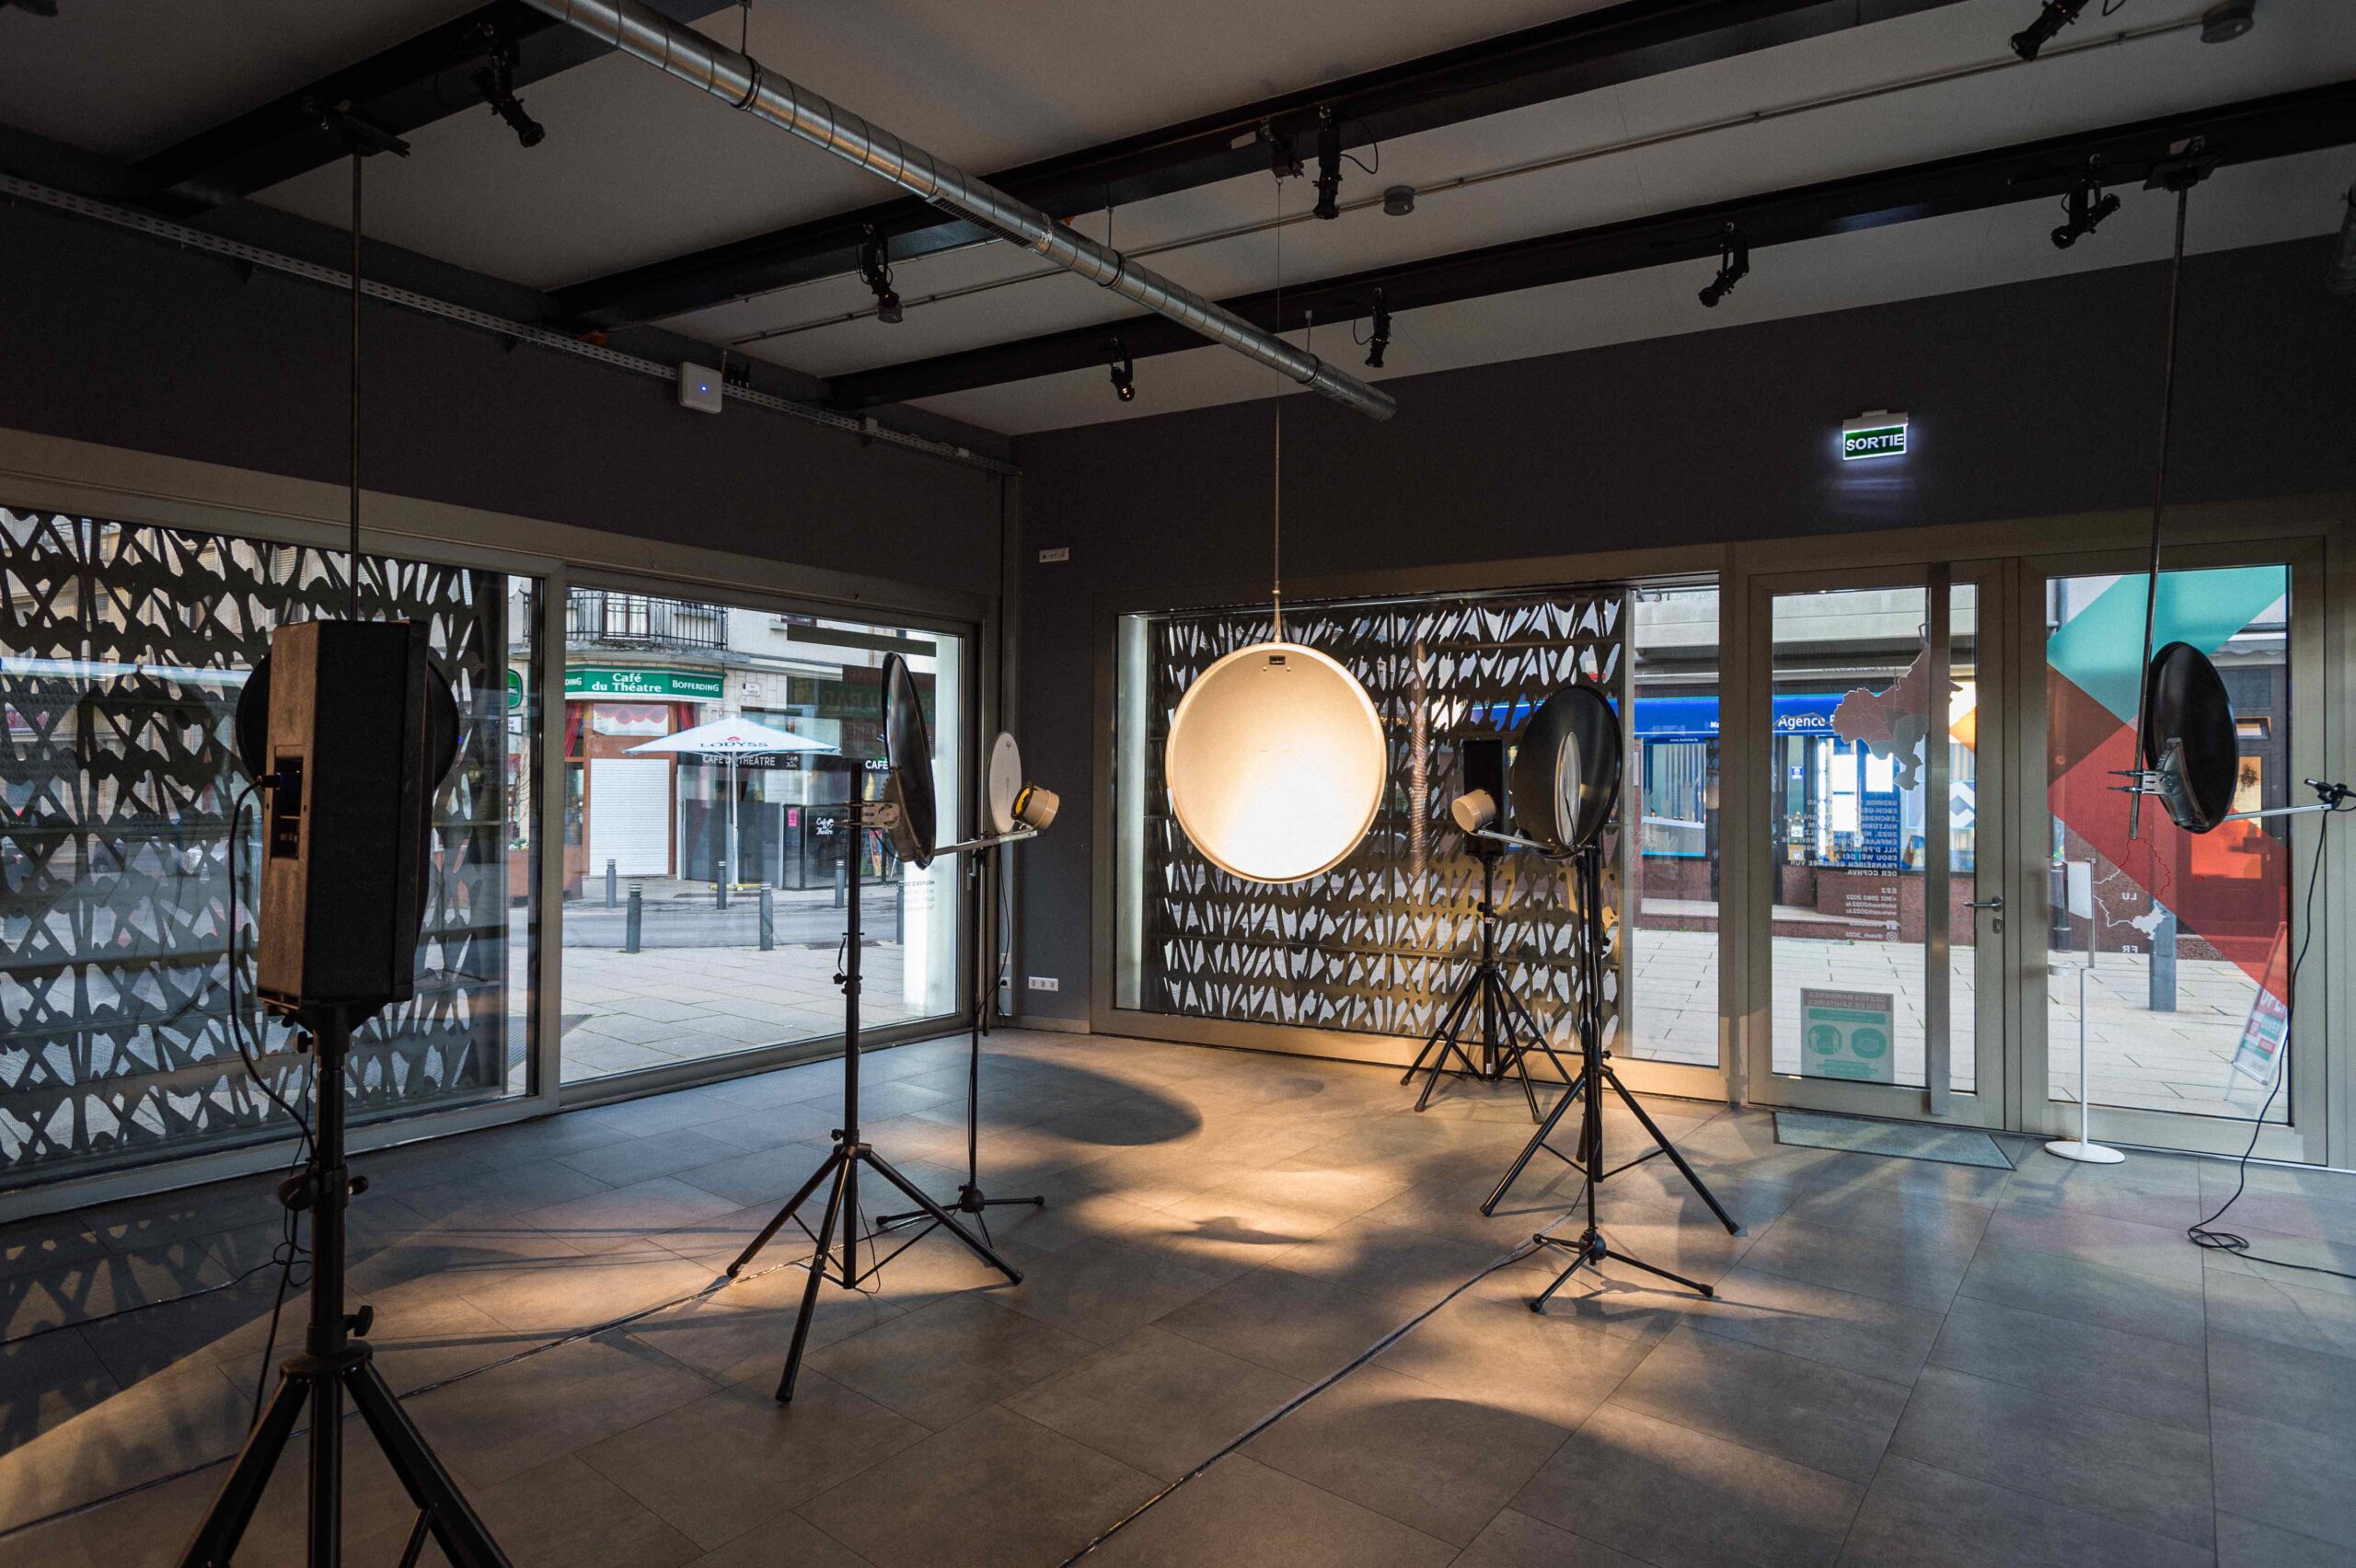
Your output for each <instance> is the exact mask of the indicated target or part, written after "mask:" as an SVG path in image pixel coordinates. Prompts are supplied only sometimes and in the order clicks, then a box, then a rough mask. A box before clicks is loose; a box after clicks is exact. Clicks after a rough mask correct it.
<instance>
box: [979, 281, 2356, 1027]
mask: <svg viewBox="0 0 2356 1568" xmlns="http://www.w3.org/2000/svg"><path fill="white" fill-rule="evenodd" d="M2327 248H2328V242H2327V240H2324V239H2320V238H2318V239H2315V240H2304V241H2298V242H2294V243H2290V244H2284V245H2276V246H2268V247H2262V248H2252V249H2247V250H2240V251H2232V252H2227V253H2223V254H2221V255H2216V256H2210V257H2200V258H2196V259H2193V260H2191V261H2190V262H2189V263H2188V264H2187V266H2186V271H2185V281H2184V306H2183V315H2184V325H2183V338H2182V346H2181V354H2180V359H2179V371H2178V377H2177V443H2176V447H2175V457H2174V460H2173V462H2172V465H2171V468H2172V472H2171V479H2170V485H2169V497H2170V499H2171V500H2172V501H2177V502H2203V501H2226V500H2240V499H2254V498H2258V497H2262V496H2269V495H2289V494H2300V493H2312V492H2316V491H2324V490H2356V300H2350V299H2348V298H2345V297H2337V296H2333V295H2330V294H2327V293H2326V292H2325V291H2324V289H2323V286H2322V278H2323V273H2324V267H2325V257H2326V253H2327ZM1776 264H1777V263H1776V261H1775V259H1774V257H1773V254H1770V255H1769V256H1768V257H1767V259H1765V260H1764V261H1763V262H1762V265H1764V266H1767V267H1773V266H1774V265H1776ZM2166 287H2167V272H2166V268H2165V265H2159V266H2139V267H2133V268H2122V269H2117V270H2112V271H2102V272H2096V273H2091V274H2087V275H2084V276H2080V277H2074V278H2069V279H2063V280H2058V281H2052V282H2036V283H2023V284H2015V285H2008V286H2005V287H2002V288H1992V289H1983V290H1977V291H1974V292H1971V293H1968V294H1946V295H1942V296H1939V297H1936V298H1932V299H1923V300H1913V301H1908V302H1905V303H1902V304H1898V305H1888V306H1876V307H1873V308H1869V309H1862V310H1852V311H1842V312H1839V313H1835V314H1831V315H1822V316H1808V317H1798V318H1796V319H1792V320H1786V321H1776V322H1768V323H1762V324H1760V325H1756V326H1748V327H1738V328H1728V329H1720V330H1715V331H1706V332H1697V333H1694V334H1692V335H1690V336H1686V337H1679V338H1665V339H1657V340H1650V341H1646V342H1640V343H1629V344H1623V345H1620V346H1617V347H1612V348H1604V349H1595V350H1590V351H1588V352H1580V353H1574V354H1562V355H1556V356H1553V357H1549V358H1544V359H1531V360H1522V361H1518V362H1515V363H1509V364H1497V365H1486V366H1482V367H1479V368H1476V369H1472V370H1463V371H1450V372H1445V373H1441V374H1436V375H1425V376H1415V377H1411V378H1407V379H1404V380H1401V381H1393V382H1391V383H1389V384H1388V385H1389V386H1390V387H1391V388H1392V390H1393V391H1395V392H1396V393H1397V394H1398V398H1399V414H1398V417H1397V418H1396V419H1394V420H1392V421H1391V422H1390V423H1388V424H1381V425H1378V424H1374V423H1371V422H1369V421H1366V420H1363V419H1361V418H1359V417H1357V416H1356V415H1354V414H1351V413H1348V412H1346V411H1344V410H1343V409H1338V408H1336V407H1335V406H1334V405H1332V404H1330V403H1327V402H1325V401H1323V400H1322V399H1320V398H1309V397H1295V398H1289V399H1288V400H1287V402H1286V406H1285V424H1286V430H1285V569H1286V574H1287V576H1288V579H1307V578H1311V577H1316V576H1319V575H1322V574H1334V573H1344V572H1357V571H1380V570H1390V569H1403V568H1406V569H1412V568H1415V567H1419V566H1434V565H1441V564H1462V563H1477V562H1481V561H1485V560H1507V559H1518V558H1523V557H1530V556H1544V555H1562V554H1573V553H1577V552H1581V551H1588V550H1610V549H1624V548H1640V547H1647V546H1668V545H1693V544H1713V543H1724V542H1727V541H1735V540H1750V539H1766V538H1775V537H1781V536H1794V535H1807V534H1817V533H1833V532H1842V531H1848V530H1854V529H1863V528H1882V527H1888V528H1899V527H1914V526H1922V525H1937V524H1952V523H1967V522H1971V521H1974V520H1980V519H1992V518H2002V517H2024V516H2043V515H2048V514H2052V513H2071V512H2085V511H2096V510H2103V509H2108V508H2114V507H2135V506H2142V505H2148V504H2149V502H2150V499H2151V471H2152V459H2153V453H2154V444H2155V440H2156V422H2157V419H2158V409H2159V390H2158V388H2159V376H2160V367H2161V361H2162V340H2163V323H2164V321H2165V301H2166ZM1696 309H1697V310H1698V309H1699V306H1696ZM1393 363H1397V361H1396V359H1395V358H1394V362H1393ZM1152 374H1153V367H1152V365H1151V364H1150V363H1148V364H1146V365H1143V366H1140V367H1139V375H1140V376H1142V377H1149V376H1150V375H1152ZM1108 396H1109V394H1108ZM1882 408H1888V409H1903V410H1905V411H1906V412H1907V413H1908V414H1909V415H1911V418H1912V420H1913V441H1912V450H1911V452H1910V453H1909V454H1908V455H1907V456H1906V457H1905V459H1904V460H1903V461H1902V463H1893V464H1868V465H1862V466H1851V467H1844V466H1843V465H1842V463H1841V461H1840V459H1839V456H1838V453H1837V434H1836V432H1838V431H1839V429H1840V425H1841V421H1842V420H1844V419H1846V418H1848V417H1850V416H1852V415H1854V414H1857V413H1861V412H1863V411H1865V410H1866V409H1882ZM1270 424H1271V420H1270V413H1269V408H1268V405H1267V404H1266V403H1265V402H1264V403H1258V404H1244V405H1234V406H1230V407H1226V408H1218V409H1203V410H1200V411H1197V412H1192V413H1183V414H1171V415H1164V416H1160V417H1156V418H1149V419H1140V420H1130V421H1121V422H1117V423H1112V424H1103V425H1091V426H1086V427H1082V428H1080V429H1075V430H1068V431H1058V432H1050V433H1045V434H1041V435H1036V436H1027V437H1023V438H1021V439H1019V440H1018V441H1017V442H1016V444H1015V457H1016V460H1017V461H1018V462H1019V463H1020V464H1021V465H1022V468H1023V475H1024V478H1023V491H1024V498H1023V513H1024V538H1023V550H1022V560H1023V561H1024V562H1025V564H1024V566H1023V568H1022V571H1023V589H1022V600H1023V621H1022V663H1021V688H1020V689H1021V692H1022V743H1023V750H1024V755H1025V757H1026V760H1027V761H1028V762H1029V764H1030V767H1031V770H1032V772H1033V775H1034V777H1035V778H1038V779H1040V781H1042V782H1043V783H1045V784H1047V785H1049V786H1051V787H1053V788H1055V789H1057V790H1061V791H1062V792H1063V796H1064V802H1065V804H1064V813H1063V816H1062V817H1061V819H1060V820H1058V822H1057V824H1056V829H1055V831H1054V832H1053V833H1052V834H1050V835H1048V836H1046V837H1045V838H1043V839H1042V840H1041V841H1040V842H1039V843H1038V844H1036V845H1034V846H1032V847H1028V848H1026V849H1025V850H1023V851H1022V863H1023V875H1024V879H1025V880H1024V920H1023V935H1024V946H1023V950H1022V963H1023V967H1024V970H1025V971H1026V972H1027V973H1029V974H1053V975H1057V976H1059V977H1060V978H1061V980H1062V983H1063V988H1062V990H1061V991H1060V992H1059V993H1057V994H1055V995H1047V994H1044V993H1035V992H1030V991H1027V990H1024V989H1022V986H1021V982H1020V981H1018V982H1017V994H1018V996H1019V997H1021V998H1022V1003H1023V1005H1024V1006H1025V1007H1026V1009H1027V1010H1028V1011H1029V1012H1030V1013H1031V1014H1032V1015H1033V1016H1035V1017H1052V1018H1065V1019H1080V1020H1084V1019H1085V1018H1086V1017H1087V1016H1088V995H1089V933H1090V930H1091V924H1092V922H1093V920H1094V919H1095V918H1097V917H1098V916H1099V915H1100V914H1101V915H1102V916H1103V917H1106V918H1109V917H1110V912H1109V911H1104V912H1099V911H1094V910H1092V909H1091V905H1090V876H1089V867H1090V856H1091V828H1092V823H1091V816H1092V805H1093V801H1092V799H1091V790H1092V783H1091V780H1092V778H1093V749H1094V743H1095V740H1096V738H1097V735H1096V727H1095V722H1094V716H1093V702H1092V680H1093V674H1092V671H1091V623H1092V619H1093V615H1094V610H1095V605H1096V603H1097V600H1098V596H1099V595H1102V594H1127V593H1148V594H1152V593H1159V592H1162V591H1169V592H1172V593H1175V592H1176V591H1177V590H1180V589H1182V588H1184V587H1186V586H1189V585H1203V584H1222V583H1234V582H1248V581H1251V580H1253V578H1255V577H1257V578H1259V579H1261V580H1262V581H1265V563H1266V561H1267V559H1268V554H1267V552H1268V513H1269V438H1270ZM2057 542H2059V541H2057ZM1056 546H1064V547H1068V548H1070V550H1071V559H1070V560H1069V561H1068V562H1066V563H1061V564H1056V565H1045V566H1043V565H1040V564H1038V561H1037V553H1038V551H1039V550H1040V549H1042V548H1050V547H1056Z"/></svg>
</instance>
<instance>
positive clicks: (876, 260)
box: [859, 225, 901, 327]
mask: <svg viewBox="0 0 2356 1568" xmlns="http://www.w3.org/2000/svg"><path fill="white" fill-rule="evenodd" d="M859 276H860V282H864V283H865V284H866V285H867V286H868V288H869V289H870V290H872V292H873V293H874V295H875V319H876V320H878V321H881V322H883V324H884V325H885V326H886V327H897V326H898V325H899V324H900V315H901V312H900V296H899V295H898V294H895V293H893V292H892V260H891V256H890V253H889V251H888V250H887V249H886V248H885V247H884V244H883V236H882V235H880V234H878V233H876V232H875V228H874V225H869V226H868V230H867V238H866V240H865V241H864V242H862V243H861V244H860V248H859Z"/></svg>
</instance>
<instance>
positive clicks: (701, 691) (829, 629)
mask: <svg viewBox="0 0 2356 1568" xmlns="http://www.w3.org/2000/svg"><path fill="white" fill-rule="evenodd" d="M895 652H896V653H898V654H900V655H901V656H902V657H903V658H905V659H907V662H908V666H909V669H910V671H911V673H913V674H915V676H916V682H917V688H918V693H919V694H920V696H921V697H922V698H923V701H924V704H925V709H926V718H927V721H929V723H930V728H931V732H932V741H933V759H934V769H933V779H934V788H935V790H936V792H937V794H938V797H939V801H940V821H941V836H942V837H943V838H944V839H945V838H947V837H949V836H953V832H954V830H955V829H956V828H957V826H958V825H959V824H962V823H963V822H964V808H963V801H964V789H965V784H964V777H965V772H966V769H965V767H964V764H963V760H962V759H964V758H965V757H967V756H969V755H971V752H970V747H969V740H968V737H967V735H966V734H965V717H964V704H963V701H962V696H963V693H964V658H965V642H964V639H963V638H960V637H957V636H954V635H952V634H948V633H941V632H931V631H923V632H918V631H910V630H907V629H905V628H894V627H886V626H875V625H869V624H867V623H864V622H853V621H839V620H829V619H823V618H819V617H810V616H792V615H777V614H773V613H770V612H768V611H765V610H751V609H745V608H742V607H736V606H729V605H716V604H708V603H699V602H694V601H688V600H683V599H671V598H665V597H663V596H661V595H650V594H616V593H606V592H603V591H599V590H592V589H576V590H574V591H573V592H572V596H571V599H570V601H569V603H568V604H567V605H566V640H565V674H564V686H565V716H564V724H563V734H564V745H565V757H564V779H565V824H566V825H565V849H564V853H565V926H564V931H565V935H564V942H565V949H566V951H565V969H564V991H565V1002H564V1007H565V1016H564V1045H563V1062H564V1079H565V1081H566V1082H568V1083H573V1082H579V1081H582V1080H584V1079H588V1078H599V1077H603V1076H606V1075H607V1074H612V1073H624V1072H633V1071H638V1070H641V1069H644V1068H649V1067H659V1066H668V1065H672V1064H676V1063H679V1062H690V1061H699V1060H703V1059H707V1058H710V1057H718V1056H725V1055H733V1054H735V1053H737V1052H741V1051H748V1050H755V1049H758V1048H761V1047H765V1046H770V1045H780V1044H787V1043H792V1042H794V1041H798V1040H810V1039H816V1038H821V1037H824V1036H827V1035H833V1034H838V1033H840V1032H841V1031H842V1024H843V1010H842V993H841V992H840V990H839V989H838V988H837V986H835V984H834V980H833V976H834V974H835V967H836V955H837V950H838V947H839V945H840V942H841V940H842V935H843V928H844V920H845V916H846V910H845V906H844V899H845V891H844V890H845V886H846V883H847V882H848V870H849V863H848V861H847V860H846V859H845V855H846V852H847V850H848V848H849V842H850V835H849V834H848V833H847V832H846V831H845V829H844V824H843V807H844V805H845V803H846V802H847V801H849V800H850V798H851V791H852V790H853V789H854V788H857V787H860V786H861V785H862V783H866V784H872V782H873V781H874V780H875V778H877V777H878V775H879V774H880V771H881V769H882V768H883V661H884V659H885V657H886V656H887V655H888V654H891V653H895ZM707 726H717V727H718V728H717V729H707V728H706V727H707ZM697 732H701V733H702V734H703V735H704V736H705V737H706V739H705V741H704V742H703V743H702V744H699V743H698V740H697ZM723 732H725V733H723ZM746 744H750V745H752V746H753V747H755V748H756V749H753V750H750V751H745V750H741V749H739V748H741V747H743V746H745V745H746ZM864 852H865V855H866V861H865V864H864V867H863V869H862V872H861V874H862V876H863V877H864V878H865V879H866V892H865V895H864V897H863V898H862V900H861V909H862V913H863V918H864V923H865V927H866V932H865V936H866V947H865V955H866V985H865V989H864V991H863V992H862V996H861V1015H860V1016H861V1021H862V1022H863V1023H865V1024H867V1025H870V1026H878V1025H883V1024H890V1023H895V1022H900V1021H904V1020H909V1019H917V1018H933V1017H940V1016H943V1015H946V1014H949V1013H952V1012H953V1011H955V1010H956V1008H957V996H958V986H957V984H956V974H957V963H958V950H957V941H958V910H957V904H958V900H957V898H956V895H955V890H956V886H957V884H956V882H955V881H954V875H955V870H956V866H957V862H956V861H955V860H954V859H943V860H936V861H934V862H933V864H932V865H931V866H930V867H929V868H926V869H922V870H919V869H918V868H916V867H912V866H905V865H902V864H900V863H898V862H897V861H896V860H895V859H893V858H892V856H891V854H890V852H889V850H888V849H886V848H885V847H883V845H882V844H881V842H880V841H879V840H878V839H877V838H876V837H874V836H868V838H867V841H866V844H865V847H864Z"/></svg>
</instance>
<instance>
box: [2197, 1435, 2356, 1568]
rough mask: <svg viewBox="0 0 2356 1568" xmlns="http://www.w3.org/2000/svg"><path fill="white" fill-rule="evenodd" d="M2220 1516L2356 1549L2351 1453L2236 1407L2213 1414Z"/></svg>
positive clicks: (2355, 1464)
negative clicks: (2243, 1412) (2273, 1527)
mask: <svg viewBox="0 0 2356 1568" xmlns="http://www.w3.org/2000/svg"><path fill="white" fill-rule="evenodd" d="M2209 1435H2210V1440H2211V1441H2212V1443H2213V1444H2214V1445H2215V1450H2216V1462H2217V1507H2218V1510H2219V1512H2220V1513H2223V1514H2238V1515H2240V1516H2242V1517H2244V1518H2246V1519H2255V1520H2257V1521H2258V1522H2259V1523H2260V1524H2267V1525H2272V1526H2275V1527H2276V1528H2281V1529H2286V1530H2289V1531H2291V1532H2292V1533H2293V1534H2296V1535H2304V1536H2313V1537H2315V1538H2316V1539H2318V1540H2326V1541H2329V1542H2331V1543H2332V1544H2333V1545H2335V1546H2339V1547H2349V1548H2356V1451H2351V1450H2350V1447H2349V1446H2348V1445H2347V1444H2345V1443H2335V1442H2333V1441H2332V1440H2331V1439H2330V1438H2327V1437H2320V1436H2317V1435H2316V1434H2314V1433H2312V1432H2306V1431H2303V1430H2301V1429H2300V1428H2298V1427H2295V1426H2286V1425H2284V1424H2282V1423H2281V1422H2279V1421H2267V1420H2263V1419H2261V1418H2260V1417H2258V1416H2254V1415H2244V1414H2242V1413H2241V1412H2238V1411H2231V1410H2219V1411H2217V1412H2214V1413H2213V1415H2212V1417H2211V1419H2210V1425H2209Z"/></svg>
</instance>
